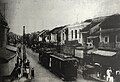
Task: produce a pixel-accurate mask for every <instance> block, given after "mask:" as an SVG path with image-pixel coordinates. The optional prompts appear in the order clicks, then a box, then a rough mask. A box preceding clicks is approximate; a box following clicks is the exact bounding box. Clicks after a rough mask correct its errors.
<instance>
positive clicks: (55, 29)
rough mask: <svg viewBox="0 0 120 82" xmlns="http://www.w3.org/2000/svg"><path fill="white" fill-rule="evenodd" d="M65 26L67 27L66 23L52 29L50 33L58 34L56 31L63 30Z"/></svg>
mask: <svg viewBox="0 0 120 82" xmlns="http://www.w3.org/2000/svg"><path fill="white" fill-rule="evenodd" d="M64 27H66V25H65V26H60V27H56V28H54V29H53V30H51V31H50V33H52V34H56V33H58V32H59V31H60V30H62V29H63V28H64Z"/></svg>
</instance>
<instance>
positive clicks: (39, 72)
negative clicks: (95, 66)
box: [27, 49, 98, 82]
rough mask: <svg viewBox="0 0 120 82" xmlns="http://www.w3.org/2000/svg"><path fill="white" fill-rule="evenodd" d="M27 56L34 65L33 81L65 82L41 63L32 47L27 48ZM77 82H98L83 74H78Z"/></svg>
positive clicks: (32, 65)
mask: <svg viewBox="0 0 120 82" xmlns="http://www.w3.org/2000/svg"><path fill="white" fill-rule="evenodd" d="M27 57H28V59H29V60H30V66H31V67H34V70H35V78H34V79H33V80H32V82H63V81H62V80H61V79H60V78H59V77H57V76H55V75H54V74H52V73H51V72H50V71H49V70H47V69H45V68H44V67H43V66H41V65H40V64H39V62H38V61H39V59H38V58H39V54H38V53H34V52H33V51H32V50H31V49H27ZM75 82H98V81H95V80H93V79H91V80H84V79H83V78H82V76H81V75H78V78H77V80H76V81H75Z"/></svg>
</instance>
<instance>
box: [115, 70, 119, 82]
mask: <svg viewBox="0 0 120 82" xmlns="http://www.w3.org/2000/svg"><path fill="white" fill-rule="evenodd" d="M115 82H120V71H119V70H117V71H116V77H115Z"/></svg>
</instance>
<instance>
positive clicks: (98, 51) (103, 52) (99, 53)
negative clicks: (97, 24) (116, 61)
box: [92, 50, 116, 56]
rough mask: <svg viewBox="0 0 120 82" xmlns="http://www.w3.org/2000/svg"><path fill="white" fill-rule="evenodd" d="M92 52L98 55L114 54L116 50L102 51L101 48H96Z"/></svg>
mask: <svg viewBox="0 0 120 82" xmlns="http://www.w3.org/2000/svg"><path fill="white" fill-rule="evenodd" d="M92 53H94V54H98V55H101V56H114V55H115V54H116V52H112V51H103V50H96V51H93V52H92Z"/></svg>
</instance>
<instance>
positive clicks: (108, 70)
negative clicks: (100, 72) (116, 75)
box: [106, 67, 112, 82]
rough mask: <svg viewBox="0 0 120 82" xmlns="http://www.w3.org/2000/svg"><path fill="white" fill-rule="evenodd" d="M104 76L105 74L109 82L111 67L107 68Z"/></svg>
mask: <svg viewBox="0 0 120 82" xmlns="http://www.w3.org/2000/svg"><path fill="white" fill-rule="evenodd" d="M106 74H107V78H106V80H107V82H110V77H111V74H112V70H111V67H109V68H108V69H107V71H106Z"/></svg>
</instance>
